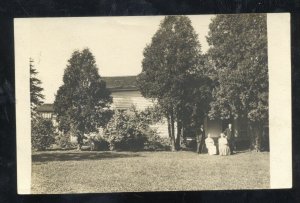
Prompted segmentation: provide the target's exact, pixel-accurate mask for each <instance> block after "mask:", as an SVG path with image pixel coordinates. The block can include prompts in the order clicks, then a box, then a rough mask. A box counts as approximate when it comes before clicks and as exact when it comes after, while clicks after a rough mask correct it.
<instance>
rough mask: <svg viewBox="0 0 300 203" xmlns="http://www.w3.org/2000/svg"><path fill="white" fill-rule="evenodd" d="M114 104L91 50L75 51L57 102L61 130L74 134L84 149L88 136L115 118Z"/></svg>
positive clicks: (58, 92)
mask: <svg viewBox="0 0 300 203" xmlns="http://www.w3.org/2000/svg"><path fill="white" fill-rule="evenodd" d="M111 102H112V97H111V96H110V91H109V90H108V89H107V88H106V83H105V81H103V80H102V79H101V77H100V75H99V74H98V68H97V67H96V62H95V58H94V56H93V55H92V53H91V52H90V51H89V49H84V50H82V51H81V52H80V51H75V52H74V53H73V54H72V56H71V58H70V59H69V61H68V65H67V68H66V69H65V72H64V76H63V85H62V86H60V87H59V90H58V91H57V95H56V97H55V101H54V112H55V113H56V114H57V120H58V123H59V129H60V130H61V131H63V132H64V133H68V132H69V133H73V134H74V135H75V136H76V137H77V142H78V149H81V146H82V144H83V139H84V138H85V134H89V133H92V132H97V131H98V128H100V127H103V126H105V125H106V124H107V122H108V121H109V119H110V118H111V115H112V111H111V110H110V109H109V107H110V104H111Z"/></svg>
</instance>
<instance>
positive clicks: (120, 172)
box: [32, 151, 270, 194]
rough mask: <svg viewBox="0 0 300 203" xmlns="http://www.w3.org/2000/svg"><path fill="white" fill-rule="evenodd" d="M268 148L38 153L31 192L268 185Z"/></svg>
mask: <svg viewBox="0 0 300 203" xmlns="http://www.w3.org/2000/svg"><path fill="white" fill-rule="evenodd" d="M269 179H270V177H269V153H267V152H263V153H255V152H245V153H238V154H235V155H232V156H227V157H220V156H209V155H207V154H201V155H197V154H196V153H193V152H184V151H181V152H88V151H85V152H77V151H51V152H38V153H34V154H33V156H32V193H52V194H53V193H88V192H96V193H102V192H139V191H179V190H180V191H188V190H192V191H194V190H222V189H261V188H266V189H267V188H269Z"/></svg>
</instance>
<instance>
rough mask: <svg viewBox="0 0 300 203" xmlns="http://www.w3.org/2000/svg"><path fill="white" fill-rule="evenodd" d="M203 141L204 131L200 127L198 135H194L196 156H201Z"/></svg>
mask: <svg viewBox="0 0 300 203" xmlns="http://www.w3.org/2000/svg"><path fill="white" fill-rule="evenodd" d="M204 139H205V131H204V128H203V125H201V126H200V129H199V131H198V133H197V134H196V141H197V153H198V154H201V153H202V152H203V146H204Z"/></svg>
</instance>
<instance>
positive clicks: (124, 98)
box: [112, 90, 168, 137]
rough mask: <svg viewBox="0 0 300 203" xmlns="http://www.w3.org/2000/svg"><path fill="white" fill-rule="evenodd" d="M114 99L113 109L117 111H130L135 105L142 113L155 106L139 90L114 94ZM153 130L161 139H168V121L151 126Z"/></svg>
mask: <svg viewBox="0 0 300 203" xmlns="http://www.w3.org/2000/svg"><path fill="white" fill-rule="evenodd" d="M112 97H113V104H112V108H115V109H129V108H130V107H131V106H132V105H135V106H136V108H137V110H140V111H142V110H145V109H146V108H147V107H149V106H152V105H153V101H152V100H151V99H146V98H145V97H143V96H142V94H141V93H140V92H139V91H137V90H131V91H119V92H112ZM151 128H153V129H155V130H156V131H157V132H158V134H159V135H160V136H161V137H168V126H167V121H166V120H164V121H163V122H160V123H157V124H155V125H151Z"/></svg>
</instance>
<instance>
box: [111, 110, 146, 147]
mask: <svg viewBox="0 0 300 203" xmlns="http://www.w3.org/2000/svg"><path fill="white" fill-rule="evenodd" d="M148 129H149V125H148V122H147V121H145V118H144V117H143V116H141V114H140V113H139V112H138V111H137V110H136V108H135V107H132V108H130V109H129V110H127V111H118V110H117V111H116V112H115V114H114V116H113V118H112V119H111V120H110V122H109V123H108V125H107V128H106V131H105V139H106V140H107V141H108V142H109V146H110V150H133V151H136V150H142V149H143V148H144V144H145V142H146V141H147V137H146V133H145V132H146V131H147V130H148Z"/></svg>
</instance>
